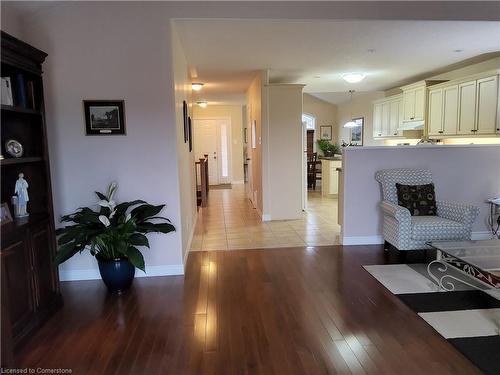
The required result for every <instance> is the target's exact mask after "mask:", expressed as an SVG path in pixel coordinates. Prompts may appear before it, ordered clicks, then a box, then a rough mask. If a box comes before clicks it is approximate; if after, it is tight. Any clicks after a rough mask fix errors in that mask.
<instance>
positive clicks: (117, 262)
mask: <svg viewBox="0 0 500 375" xmlns="http://www.w3.org/2000/svg"><path fill="white" fill-rule="evenodd" d="M97 263H98V264H99V272H100V273H101V277H102V281H104V284H106V286H107V287H108V290H109V291H110V292H111V293H118V294H120V293H123V292H124V291H126V290H127V289H128V288H130V285H132V281H134V276H135V267H134V266H133V265H132V263H130V261H129V260H128V259H114V260H102V259H99V258H97Z"/></svg>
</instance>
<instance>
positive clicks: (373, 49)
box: [366, 48, 375, 53]
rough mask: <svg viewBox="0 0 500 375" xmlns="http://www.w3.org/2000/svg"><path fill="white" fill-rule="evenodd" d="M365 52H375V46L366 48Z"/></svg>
mask: <svg viewBox="0 0 500 375" xmlns="http://www.w3.org/2000/svg"><path fill="white" fill-rule="evenodd" d="M366 52H368V53H373V52H375V48H368V49H367V50H366Z"/></svg>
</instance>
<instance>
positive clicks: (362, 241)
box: [340, 231, 491, 245]
mask: <svg viewBox="0 0 500 375" xmlns="http://www.w3.org/2000/svg"><path fill="white" fill-rule="evenodd" d="M490 238H491V233H490V232H488V231H481V232H472V235H471V239H472V240H489V239H490ZM340 239H341V243H342V245H382V244H383V243H384V237H383V236H382V235H375V236H354V237H342V236H341V237H340Z"/></svg>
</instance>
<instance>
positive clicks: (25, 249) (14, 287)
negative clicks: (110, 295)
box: [0, 31, 62, 368]
mask: <svg viewBox="0 0 500 375" xmlns="http://www.w3.org/2000/svg"><path fill="white" fill-rule="evenodd" d="M1 54H2V56H1V57H2V58H1V65H2V70H1V71H2V77H9V78H10V81H11V90H12V99H13V105H4V104H2V105H1V113H2V116H1V148H2V150H1V154H2V156H3V159H1V160H0V172H1V193H0V195H1V203H2V204H7V206H8V208H9V210H10V213H11V215H12V218H13V220H12V221H9V222H8V221H4V222H3V223H1V227H0V228H1V250H0V251H1V297H2V305H1V308H2V311H1V317H2V332H1V335H2V342H1V344H2V345H1V366H2V368H3V367H15V366H16V361H15V358H16V352H17V351H18V350H19V349H20V348H21V346H22V345H23V344H24V343H25V342H26V341H27V340H29V338H30V337H31V336H33V333H34V332H35V330H37V329H38V328H39V327H40V326H41V325H42V324H43V323H44V321H45V320H46V319H47V318H48V317H49V316H50V315H51V313H52V312H53V311H55V309H56V308H57V307H58V306H60V305H61V303H62V299H61V294H60V291H59V275H58V271H57V267H56V266H55V265H54V262H53V259H54V255H55V252H56V237H55V228H54V214H53V209H52V189H51V180H50V166H49V156H48V148H47V131H46V123H45V110H44V96H43V80H42V63H43V62H44V60H45V58H46V56H47V54H46V53H44V52H42V51H40V50H38V49H36V48H34V47H32V46H30V45H28V44H26V43H24V42H22V41H20V40H18V39H16V38H14V37H12V36H10V35H9V34H7V33H5V32H3V31H2V32H1ZM7 140H16V141H18V142H19V143H20V144H21V145H22V146H23V155H22V156H21V157H19V158H12V157H10V156H9V154H8V153H7V152H6V149H5V143H6V141H7ZM19 173H23V174H24V178H25V179H26V181H27V182H28V184H29V188H28V194H29V202H28V212H29V216H28V217H25V218H18V219H16V218H15V215H14V207H13V205H12V196H13V195H14V187H15V183H16V180H17V179H18V175H19Z"/></svg>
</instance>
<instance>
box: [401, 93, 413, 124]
mask: <svg viewBox="0 0 500 375" xmlns="http://www.w3.org/2000/svg"><path fill="white" fill-rule="evenodd" d="M403 107H404V118H403V120H404V121H411V120H413V119H414V118H415V90H407V91H404V92H403Z"/></svg>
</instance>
